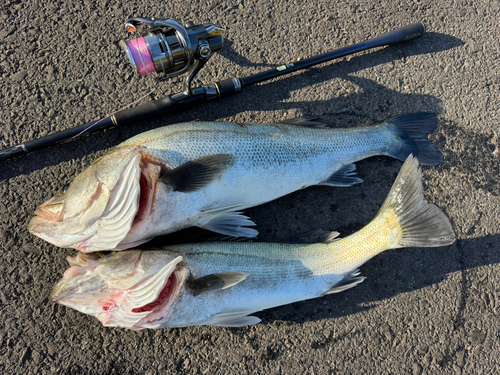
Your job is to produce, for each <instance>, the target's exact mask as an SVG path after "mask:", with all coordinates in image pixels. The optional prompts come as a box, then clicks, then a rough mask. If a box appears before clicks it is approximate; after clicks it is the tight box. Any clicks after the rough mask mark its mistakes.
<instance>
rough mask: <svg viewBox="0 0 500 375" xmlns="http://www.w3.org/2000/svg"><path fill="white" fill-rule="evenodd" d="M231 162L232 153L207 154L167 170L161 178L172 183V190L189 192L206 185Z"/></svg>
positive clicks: (232, 161) (230, 164) (232, 159)
mask: <svg viewBox="0 0 500 375" xmlns="http://www.w3.org/2000/svg"><path fill="white" fill-rule="evenodd" d="M233 163H234V156H233V155H229V154H217V155H207V156H203V157H201V158H198V159H195V160H191V161H188V162H187V163H184V164H182V165H180V166H178V167H177V168H174V169H172V170H171V171H168V172H167V173H166V174H165V175H163V176H162V177H161V180H162V181H163V182H164V183H166V184H169V185H172V187H173V190H174V191H179V192H182V193H189V192H192V191H196V190H198V189H201V188H203V187H205V186H207V185H208V184H209V183H210V182H212V181H213V180H214V179H215V178H216V176H217V175H218V174H219V173H221V172H222V171H224V170H225V169H227V168H230V167H231V166H232V165H233Z"/></svg>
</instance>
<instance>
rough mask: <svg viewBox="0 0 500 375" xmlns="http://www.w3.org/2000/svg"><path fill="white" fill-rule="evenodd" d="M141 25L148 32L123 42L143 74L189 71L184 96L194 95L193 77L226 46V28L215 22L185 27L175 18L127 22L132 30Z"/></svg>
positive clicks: (163, 76) (164, 77)
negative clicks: (216, 24)
mask: <svg viewBox="0 0 500 375" xmlns="http://www.w3.org/2000/svg"><path fill="white" fill-rule="evenodd" d="M140 25H144V26H147V27H149V32H148V33H147V34H146V35H144V36H141V37H139V38H136V39H133V40H130V41H128V42H124V41H121V42H120V44H121V46H122V47H123V48H124V49H125V51H126V52H127V55H128V57H129V59H130V62H131V63H132V65H133V66H134V67H135V68H136V69H137V72H138V73H139V74H140V75H141V76H142V77H144V76H146V75H147V74H151V73H157V74H158V78H159V80H160V81H165V80H167V79H170V78H173V77H176V76H179V75H181V74H188V75H187V77H186V89H185V92H184V95H185V96H192V95H193V92H192V89H191V82H192V80H193V78H194V77H195V76H196V74H197V73H198V72H199V71H200V69H201V68H202V67H203V65H205V63H206V62H207V61H208V59H209V58H210V57H212V55H213V53H214V52H216V51H218V50H220V49H221V48H222V46H223V44H224V35H225V33H226V30H224V29H222V28H220V27H217V26H215V25H213V24H211V23H206V24H202V25H194V24H193V23H192V22H187V23H186V25H185V26H183V25H182V23H180V22H177V21H175V20H173V19H168V20H154V19H153V18H130V19H129V20H127V22H126V23H125V26H126V27H127V31H128V32H129V33H134V32H135V31H136V29H137V27H138V26H140Z"/></svg>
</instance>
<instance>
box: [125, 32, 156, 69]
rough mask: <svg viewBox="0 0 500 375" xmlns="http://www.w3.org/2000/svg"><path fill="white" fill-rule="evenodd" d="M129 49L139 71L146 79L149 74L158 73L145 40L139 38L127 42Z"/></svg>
mask: <svg viewBox="0 0 500 375" xmlns="http://www.w3.org/2000/svg"><path fill="white" fill-rule="evenodd" d="M127 45H128V48H129V50H130V53H131V54H132V57H133V58H134V61H135V65H136V66H137V71H138V72H139V74H140V75H141V76H142V77H144V76H145V75H146V74H148V73H153V72H156V69H155V64H154V63H153V59H152V58H151V55H150V54H149V51H148V46H147V44H146V41H145V40H144V38H137V39H134V40H131V41H130V42H127Z"/></svg>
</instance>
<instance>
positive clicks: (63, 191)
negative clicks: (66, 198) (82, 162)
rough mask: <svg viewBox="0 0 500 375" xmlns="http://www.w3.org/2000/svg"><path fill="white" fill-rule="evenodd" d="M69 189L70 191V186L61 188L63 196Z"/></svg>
mask: <svg viewBox="0 0 500 375" xmlns="http://www.w3.org/2000/svg"><path fill="white" fill-rule="evenodd" d="M68 189H69V184H66V185H64V186H63V187H62V188H61V193H63V194H64V193H66V191H68Z"/></svg>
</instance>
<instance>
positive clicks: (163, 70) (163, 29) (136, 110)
mask: <svg viewBox="0 0 500 375" xmlns="http://www.w3.org/2000/svg"><path fill="white" fill-rule="evenodd" d="M125 25H126V27H127V30H128V31H129V32H130V33H134V32H135V31H136V30H137V27H146V28H147V29H148V31H147V34H145V35H144V36H141V37H139V38H136V39H133V40H131V41H128V42H123V41H122V42H121V43H120V44H121V45H122V47H123V48H124V50H125V51H126V53H127V54H128V57H129V59H130V62H131V63H132V65H133V66H135V68H136V70H137V72H138V73H139V74H140V75H141V76H145V75H147V74H151V73H156V74H157V75H158V79H159V80H160V81H164V80H167V79H169V78H172V77H175V76H179V75H182V74H186V75H187V76H186V79H185V90H184V91H183V92H181V93H177V94H173V95H169V96H166V97H164V98H162V99H158V100H152V101H150V102H148V103H145V104H142V105H139V106H137V107H133V108H128V109H123V110H120V111H118V112H116V113H115V114H113V115H112V116H109V117H106V118H104V119H101V120H99V121H93V122H90V123H87V124H84V125H80V126H77V127H74V128H71V129H68V130H64V131H61V132H57V133H54V134H50V135H48V136H45V137H41V138H38V139H34V140H31V141H27V142H25V143H22V144H20V145H17V146H13V147H10V148H7V149H4V150H0V161H1V160H5V159H9V158H11V157H14V156H17V155H21V154H27V153H29V152H32V151H37V150H40V149H42V148H45V147H49V146H52V145H54V144H58V143H63V142H67V141H69V140H71V139H74V138H76V137H78V136H79V135H81V134H82V133H84V132H88V133H91V132H96V131H98V130H103V129H106V128H109V127H112V126H119V125H126V124H131V123H134V122H137V121H143V120H149V119H152V118H155V117H159V116H161V115H168V114H173V113H178V112H181V111H183V110H185V109H187V108H189V107H192V106H194V105H196V104H199V103H202V102H205V101H208V100H211V99H217V98H222V97H224V96H228V95H232V94H234V93H237V92H239V91H241V90H242V89H243V88H244V87H247V86H250V85H255V84H256V83H260V82H264V81H268V80H270V79H273V78H276V77H280V76H283V75H286V74H290V73H293V72H296V71H298V70H302V69H307V68H309V67H311V66H314V65H317V64H321V63H324V62H327V61H331V60H334V59H338V58H340V57H344V56H347V55H351V54H354V53H357V52H361V51H365V50H368V49H372V48H376V47H382V46H387V45H390V44H394V43H399V42H405V41H408V40H411V39H415V38H418V37H420V36H422V35H423V34H424V33H425V25H424V24H423V23H421V22H418V23H414V24H411V25H408V26H404V27H401V28H399V29H396V30H393V31H390V32H388V33H386V34H383V35H381V36H379V37H376V38H374V39H370V40H367V41H365V42H362V43H358V44H354V45H352V46H348V47H344V48H340V49H338V50H335V51H331V52H327V53H324V54H322V55H318V56H314V57H310V58H308V59H304V60H299V61H294V62H292V63H290V64H286V65H280V66H278V67H277V68H273V69H269V70H266V71H264V72H261V73H256V74H252V75H250V76H247V77H243V78H238V77H232V78H228V79H224V80H222V81H218V82H214V83H212V84H208V85H205V86H203V87H197V88H194V89H193V88H191V83H192V81H193V78H194V77H195V76H196V74H197V73H198V72H199V71H200V69H201V68H202V67H203V65H205V63H206V62H207V61H208V59H210V57H211V56H213V54H214V52H217V51H218V50H220V49H221V48H222V46H223V44H224V35H225V30H224V29H222V28H220V27H217V26H215V25H213V24H208V23H207V24H202V25H194V24H193V23H192V22H187V23H186V24H185V25H182V23H180V22H177V21H175V20H173V19H168V20H155V19H152V18H131V19H129V20H127V22H126V23H125Z"/></svg>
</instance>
